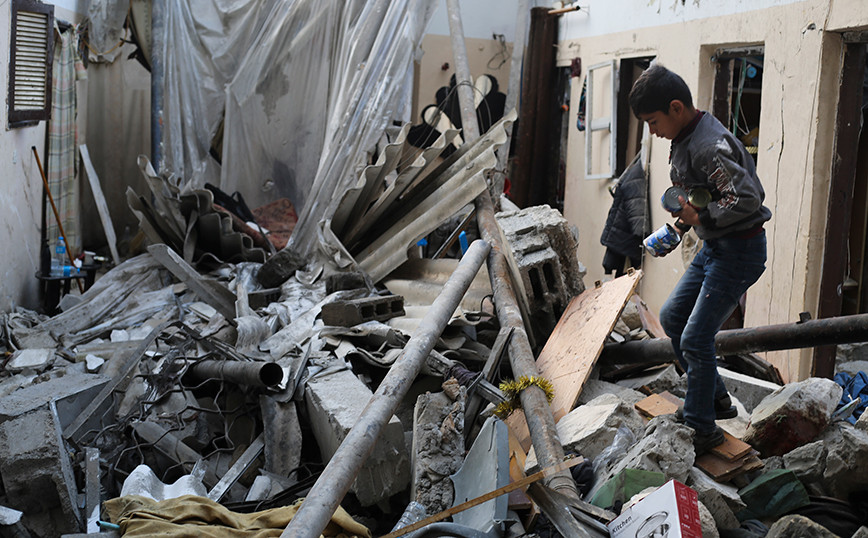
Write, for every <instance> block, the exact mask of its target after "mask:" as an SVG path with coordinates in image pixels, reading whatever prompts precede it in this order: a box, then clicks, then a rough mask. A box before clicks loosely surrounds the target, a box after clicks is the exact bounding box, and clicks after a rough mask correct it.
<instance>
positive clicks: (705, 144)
mask: <svg viewBox="0 0 868 538" xmlns="http://www.w3.org/2000/svg"><path fill="white" fill-rule="evenodd" d="M629 99H630V107H631V108H632V109H633V113H634V114H635V115H636V117H637V118H639V119H640V120H641V121H644V122H646V123H647V124H648V127H649V129H650V131H651V134H653V135H656V136H659V137H661V138H666V139H668V140H671V141H672V145H671V146H670V156H669V164H670V173H669V175H670V179H671V180H672V184H673V185H675V186H678V187H681V188H682V189H684V190H685V192H686V193H687V194H688V196H687V198H688V199H691V198H692V197H691V192H692V191H694V190H696V191H697V192H698V191H699V189H702V190H703V191H707V192H708V193H710V194H711V202H710V203H708V204H707V205H704V206H702V207H694V206H693V205H691V204H690V203H688V200H687V199H685V197H684V196H679V198H678V201H679V204H680V205H681V209H679V210H678V211H675V212H673V213H672V216H673V217H677V218H678V220H679V221H680V222H681V223H683V224H686V225H689V226H693V228H694V229H695V230H696V234H697V235H698V236H699V238H700V239H702V240H703V246H702V249H701V250H700V251H699V252H698V253H697V254H696V256H695V257H694V258H693V261H692V262H691V263H690V266H689V267H688V268H687V270H686V271H685V273H684V275H683V276H682V277H681V280H680V281H679V282H678V284H677V285H676V286H675V289H674V290H672V293H671V294H670V295H669V298H668V299H667V300H666V303H665V304H664V305H663V308H661V310H660V323H661V325H663V329H664V330H665V331H666V334H667V335H669V337H670V338H671V339H672V347H673V348H674V350H675V355H676V356H677V357H678V360H679V362H680V363H681V365H682V366H683V367H684V368H685V370H687V395H686V397H685V401H684V408H683V410H682V417H683V419H684V421H685V422H686V423H687V425H688V426H690V427H691V428H693V430H694V431H695V435H694V438H693V446H694V449H695V452H696V454H697V455H699V454H701V453H703V452H706V451H708V450H710V449H711V448H713V447H715V446H717V445H719V444H721V443H723V442H724V441H725V438H724V435H723V431H722V430H721V429H720V428H719V427H718V426H717V425H716V424H715V420H716V419H719V418H729V417H732V416H734V414H735V413H734V411H735V409H734V408H733V407H732V405H731V399H730V397H729V394H728V392H727V390H726V386H724V384H723V381H722V380H721V379H720V376H719V375H718V373H717V361H716V358H715V348H714V337H715V334H717V331H719V330H720V327H721V326H722V325H723V322H724V321H726V319H727V318H728V317H729V315H730V314H731V313H732V312H733V310H735V307H736V306H737V305H738V301H739V298H740V297H741V296H742V294H743V293H744V292H745V291H747V289H748V287H750V286H751V285H752V284H753V283H754V282H756V281H757V280H758V279H759V277H760V275H761V274H762V273H763V271H764V270H765V262H766V235H765V231H764V229H763V224H764V223H765V222H766V221H768V220H769V219H770V218H771V211H769V209H768V208H767V207H766V206H764V205H763V199H764V198H765V192H764V191H763V187H762V184H761V183H760V180H759V178H758V177H757V175H756V168H755V166H754V161H753V158H752V157H751V156H750V155H749V154H748V153H747V150H745V148H744V146H743V145H742V143H741V142H739V141H738V140H737V139H736V138H735V137H734V136H733V135H732V133H730V132H729V131H728V130H727V129H726V127H724V126H723V125H722V124H721V123H720V122H719V121H718V120H717V119H716V118H715V117H714V116H712V115H711V114H707V113H705V112H702V111H700V110H697V109H696V108H695V107H694V106H693V98H692V96H691V93H690V89H689V88H688V87H687V84H686V83H685V82H684V80H683V79H682V78H681V77H680V76H678V75H677V74H675V73H673V72H672V71H669V70H668V69H666V68H665V67H663V66H662V65H659V64H656V65H653V66H651V67H649V68H648V69H647V70H645V71H644V72H643V73H642V74H641V75H640V76H639V78H638V79H636V82H635V84H634V85H633V89H632V90H631V91H630V97H629Z"/></svg>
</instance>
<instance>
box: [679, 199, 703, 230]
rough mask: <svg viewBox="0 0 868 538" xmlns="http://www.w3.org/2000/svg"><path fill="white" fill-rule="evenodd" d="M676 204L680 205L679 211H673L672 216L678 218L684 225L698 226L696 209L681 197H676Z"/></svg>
mask: <svg viewBox="0 0 868 538" xmlns="http://www.w3.org/2000/svg"><path fill="white" fill-rule="evenodd" d="M678 203H679V204H681V211H675V212H674V213H672V216H673V217H678V218H679V219H681V221H682V222H684V223H685V224H690V225H691V226H699V225H700V222H699V213H697V212H696V208H695V207H693V206H692V205H690V203H689V202H688V201H687V200H686V199H685V198H684V197H683V196H679V197H678Z"/></svg>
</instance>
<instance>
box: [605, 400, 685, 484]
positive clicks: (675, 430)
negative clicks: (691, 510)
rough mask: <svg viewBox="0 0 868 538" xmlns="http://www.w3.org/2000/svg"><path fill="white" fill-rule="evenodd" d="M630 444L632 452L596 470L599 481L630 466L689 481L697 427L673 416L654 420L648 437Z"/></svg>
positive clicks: (681, 480)
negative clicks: (694, 433) (677, 420)
mask: <svg viewBox="0 0 868 538" xmlns="http://www.w3.org/2000/svg"><path fill="white" fill-rule="evenodd" d="M628 446H630V448H629V451H628V452H627V453H626V454H625V455H624V456H623V457H622V458H620V459H614V460H613V461H612V462H611V463H610V464H609V465H606V466H604V467H601V468H600V469H595V475H596V477H597V480H596V483H597V484H603V483H605V482H606V481H607V480H609V479H610V478H612V477H613V476H615V475H616V474H618V473H619V472H620V471H622V470H623V469H627V468H629V469H641V470H646V471H656V472H660V473H663V474H664V475H665V476H666V478H667V479H673V478H674V479H675V480H678V481H679V482H681V483H684V482H686V481H687V477H688V476H689V475H690V469H691V468H692V467H693V461H694V455H693V429H691V428H690V427H688V426H685V425H684V424H680V423H678V422H676V421H675V419H674V416H673V415H662V416H659V417H656V418H654V419H652V420H651V422H649V423H648V426H647V427H646V429H645V433H644V436H643V437H642V438H641V439H639V440H638V441H637V442H635V443H634V444H632V445H629V444H628ZM595 467H596V465H595Z"/></svg>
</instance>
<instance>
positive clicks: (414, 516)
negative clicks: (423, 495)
mask: <svg viewBox="0 0 868 538" xmlns="http://www.w3.org/2000/svg"><path fill="white" fill-rule="evenodd" d="M426 515H427V513H426V511H425V505H424V504H422V503H420V502H418V501H410V504H408V505H407V508H405V509H404V513H403V514H402V515H401V519H399V520H398V522H397V523H395V526H394V527H393V528H392V532H395V531H397V530H399V529H403V528H404V527H406V526H407V525H412V524H413V523H416V522H417V521H422V519H423V518H424V517H425V516H426Z"/></svg>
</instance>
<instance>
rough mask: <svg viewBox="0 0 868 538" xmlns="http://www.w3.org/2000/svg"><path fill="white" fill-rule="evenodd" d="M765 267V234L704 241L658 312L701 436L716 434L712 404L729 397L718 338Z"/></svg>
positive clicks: (688, 416) (688, 412) (690, 418)
mask: <svg viewBox="0 0 868 538" xmlns="http://www.w3.org/2000/svg"><path fill="white" fill-rule="evenodd" d="M765 262H766V235H765V231H762V232H760V234H759V235H756V236H754V237H751V238H749V239H740V238H732V237H724V238H720V239H709V240H706V241H705V244H704V245H703V247H702V249H701V250H700V251H699V252H698V253H697V254H696V256H695V257H694V258H693V261H692V262H691V263H690V267H688V268H687V271H685V273H684V276H682V277H681V280H680V281H679V282H678V284H677V285H676V286H675V289H674V290H672V293H671V294H670V295H669V298H668V299H667V300H666V303H665V304H664V305H663V308H662V309H661V310H660V324H661V325H663V329H664V330H665V331H666V334H667V335H668V336H669V337H670V338H671V339H672V347H673V348H675V355H676V357H678V362H680V363H681V366H682V367H683V368H684V370H685V371H686V372H687V397H686V398H685V401H684V420H685V422H686V423H687V425H688V426H690V427H691V428H693V429H694V430H696V432H697V433H699V434H708V433H711V432H713V431H714V429H715V424H714V420H715V417H716V414H715V410H714V401H715V400H716V399H718V398H722V397H723V396H724V395H726V394H727V391H726V387H725V386H724V384H723V380H721V379H720V376H719V375H718V374H717V361H716V358H715V350H714V336H715V334H717V331H719V330H720V327H721V326H722V325H723V322H725V321H726V320H727V318H729V316H730V314H732V312H733V310H735V307H736V305H738V301H739V298H740V297H741V296H742V294H744V292H745V291H747V289H748V288H749V287H750V286H751V284H753V283H754V282H756V281H757V280H758V279H759V277H760V275H761V274H762V273H763V271H764V270H765Z"/></svg>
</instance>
